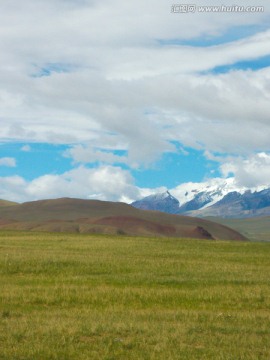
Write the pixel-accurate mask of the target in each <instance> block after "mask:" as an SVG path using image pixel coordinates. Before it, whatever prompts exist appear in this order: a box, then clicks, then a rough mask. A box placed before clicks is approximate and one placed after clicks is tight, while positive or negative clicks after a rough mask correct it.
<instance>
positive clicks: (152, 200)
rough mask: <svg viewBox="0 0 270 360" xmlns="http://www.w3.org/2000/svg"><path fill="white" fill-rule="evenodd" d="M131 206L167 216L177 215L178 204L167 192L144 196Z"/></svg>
mask: <svg viewBox="0 0 270 360" xmlns="http://www.w3.org/2000/svg"><path fill="white" fill-rule="evenodd" d="M131 205H132V206H134V207H135V208H137V209H142V210H158V211H164V212H166V213H169V214H177V213H178V211H179V206H180V203H179V201H178V200H177V199H176V198H175V197H174V196H172V195H171V194H170V193H169V191H166V192H164V193H161V194H154V195H149V196H146V197H145V198H143V199H142V200H138V201H134V202H133V203H132V204H131Z"/></svg>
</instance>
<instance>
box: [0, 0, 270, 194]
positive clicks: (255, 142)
mask: <svg viewBox="0 0 270 360" xmlns="http://www.w3.org/2000/svg"><path fill="white" fill-rule="evenodd" d="M220 4H222V1H221V0H215V1H214V0H213V1H212V2H210V3H209V2H208V3H207V5H220ZM242 4H243V5H245V6H247V5H254V2H252V0H248V1H247V0H245V1H244V0H239V1H238V5H239V6H241V5H242ZM171 5H172V3H168V2H167V1H165V0H158V1H154V0H149V1H146V2H145V1H142V0H138V1H136V2H123V1H120V0H115V1H112V0H104V1H102V2H100V1H99V2H97V1H94V0H93V1H90V0H80V1H79V0H77V1H75V0H74V1H72V0H69V1H64V0H48V1H41V0H25V1H24V2H21V3H20V2H19V3H18V1H16V0H10V1H8V2H2V3H1V5H0V21H1V29H0V38H1V43H0V52H1V59H0V107H1V114H0V120H1V129H0V138H1V139H3V140H10V141H17V140H20V141H25V142H27V141H29V142H30V141H35V142H50V143H65V144H70V145H71V148H70V150H69V152H68V154H69V156H70V157H72V159H73V160H74V161H75V162H82V163H91V162H96V161H98V162H101V163H105V164H115V163H122V164H127V165H129V166H132V167H139V166H148V164H149V163H151V162H154V161H155V160H157V159H158V158H159V157H160V156H161V155H162V154H163V153H164V152H166V151H176V149H175V147H174V146H173V145H171V143H170V142H172V141H177V142H180V143H181V144H182V145H183V146H186V147H192V148H197V149H205V150H208V151H213V152H220V153H227V152H230V153H232V154H241V155H242V156H249V154H250V153H252V152H256V151H258V150H259V151H266V152H267V151H268V150H269V135H270V124H269V117H270V107H269V100H270V86H269V80H270V68H266V69H263V70H260V71H256V72H253V71H234V72H230V73H227V74H222V75H214V74H211V73H207V71H208V70H211V69H212V68H213V67H216V66H220V65H228V64H232V63H234V62H237V61H243V60H251V59H256V58H257V57H260V56H264V55H269V54H270V51H269V49H270V30H265V31H261V32H260V33H259V34H255V35H253V36H249V37H246V38H245V39H242V40H238V41H231V42H230V43H226V44H220V45H217V46H212V47H207V48H203V47H192V46H176V45H161V44H160V41H161V40H162V41H163V44H166V42H167V43H168V41H170V40H189V39H194V38H199V37H201V38H206V37H207V38H211V37H212V36H219V35H220V36H222V35H224V33H226V31H228V30H229V29H231V28H232V27H235V26H241V25H242V26H247V27H248V26H250V27H254V28H256V26H258V28H259V27H260V26H261V25H263V26H262V28H264V26H265V25H267V24H268V16H269V13H270V4H269V1H266V0H262V1H260V6H264V8H265V11H264V13H256V14H255V13H249V14H248V13H245V14H243V13H233V14H232V13H228V14H226V13H222V14H216V13H204V14H199V13H195V14H171V12H170V8H171ZM201 5H203V3H202V2H201ZM104 24H106V26H104ZM138 24H139V25H138ZM62 70H64V71H62ZM46 71H47V73H50V74H47V75H50V76H41V75H46ZM26 149H28V148H26V147H23V148H22V151H26ZM112 150H113V151H114V150H125V152H126V154H127V155H124V156H121V157H120V156H119V155H116V154H115V153H113V151H112ZM58 180H59V182H64V184H66V180H64V179H63V176H62V177H60V178H59V179H58ZM54 181H56V178H54V177H52V176H51V175H48V176H47V177H46V178H43V177H42V178H41V180H37V179H36V181H35V182H33V184H32V190H31V191H34V190H33V189H35V186H37V185H38V186H40V189H43V186H45V185H44V184H51V185H50V188H53V187H54V186H56V185H53V183H54ZM42 184H43V185H42ZM29 186H30V185H29ZM46 186H49V185H46ZM46 186H45V188H44V194H46V191H49V188H46ZM46 189H47V190H46ZM60 190H61V189H59V191H60ZM29 191H30V190H29ZM36 191H37V194H38V190H36ZM95 193H97V194H99V193H100V192H99V189H97V190H96V192H95ZM32 194H34V193H32ZM52 194H53V193H52ZM31 196H32V195H31ZM125 196H127V195H125Z"/></svg>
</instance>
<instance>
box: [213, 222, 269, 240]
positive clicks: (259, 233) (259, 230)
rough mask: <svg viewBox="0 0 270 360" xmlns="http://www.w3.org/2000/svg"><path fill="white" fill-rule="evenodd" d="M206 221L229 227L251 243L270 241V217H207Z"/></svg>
mask: <svg viewBox="0 0 270 360" xmlns="http://www.w3.org/2000/svg"><path fill="white" fill-rule="evenodd" d="M208 220H212V221H214V222H217V223H219V224H222V225H226V226H229V227H231V228H232V229H235V230H236V231H239V232H240V233H241V234H243V235H244V236H246V237H247V238H248V239H250V240H252V241H270V216H265V217H253V218H244V219H226V218H225V219H224V218H216V217H209V218H208Z"/></svg>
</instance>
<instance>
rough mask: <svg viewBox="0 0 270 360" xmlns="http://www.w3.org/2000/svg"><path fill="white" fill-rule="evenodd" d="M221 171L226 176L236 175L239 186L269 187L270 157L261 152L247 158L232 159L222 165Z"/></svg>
mask: <svg viewBox="0 0 270 360" xmlns="http://www.w3.org/2000/svg"><path fill="white" fill-rule="evenodd" d="M221 171H222V173H223V175H224V176H228V175H234V177H235V181H236V184H238V185H241V186H246V187H248V188H252V187H257V186H262V187H269V186H270V180H269V179H270V155H269V154H267V153H265V152H260V153H258V154H253V155H250V156H249V157H247V158H243V157H236V158H230V159H227V161H226V162H224V164H222V165H221Z"/></svg>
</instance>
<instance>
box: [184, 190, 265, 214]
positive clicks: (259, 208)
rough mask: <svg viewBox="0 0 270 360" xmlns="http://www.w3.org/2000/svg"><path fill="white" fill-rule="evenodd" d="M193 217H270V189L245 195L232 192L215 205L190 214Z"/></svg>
mask: <svg viewBox="0 0 270 360" xmlns="http://www.w3.org/2000/svg"><path fill="white" fill-rule="evenodd" d="M189 214H190V215H192V216H203V217H206V216H218V217H223V218H226V217H227V218H244V217H254V216H266V215H270V189H265V190H262V191H255V192H251V191H246V192H245V193H244V194H240V193H238V192H236V191H235V192H231V193H229V194H227V195H226V196H224V198H223V199H221V200H220V201H218V202H216V203H215V204H214V205H212V206H209V207H207V208H204V209H199V210H198V211H192V212H190V213H189Z"/></svg>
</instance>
